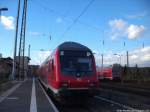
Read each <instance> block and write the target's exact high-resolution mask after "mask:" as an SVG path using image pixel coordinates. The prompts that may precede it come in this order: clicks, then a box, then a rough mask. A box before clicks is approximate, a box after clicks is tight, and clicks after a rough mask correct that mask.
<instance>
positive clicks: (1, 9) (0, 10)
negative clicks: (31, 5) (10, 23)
mask: <svg viewBox="0 0 150 112" xmlns="http://www.w3.org/2000/svg"><path fill="white" fill-rule="evenodd" d="M2 11H8V8H6V7H4V8H0V20H1V12H2Z"/></svg>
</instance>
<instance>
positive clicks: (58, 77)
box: [38, 42, 99, 98]
mask: <svg viewBox="0 0 150 112" xmlns="http://www.w3.org/2000/svg"><path fill="white" fill-rule="evenodd" d="M38 74H39V80H40V81H41V83H42V84H43V85H44V86H45V87H46V89H47V90H50V92H51V93H52V94H53V96H54V97H55V98H66V97H71V96H81V97H82V98H83V97H85V96H89V95H90V96H91V95H95V94H96V92H97V89H98V87H99V81H98V78H97V74H96V64H95V59H94V56H93V53H92V51H91V50H90V49H89V48H88V47H86V46H84V45H82V44H79V43H76V42H64V43H62V44H60V45H59V46H58V47H57V48H56V49H55V50H54V51H53V53H51V55H49V56H48V58H47V59H46V60H45V61H44V62H43V63H42V64H41V66H40V67H39V70H38Z"/></svg>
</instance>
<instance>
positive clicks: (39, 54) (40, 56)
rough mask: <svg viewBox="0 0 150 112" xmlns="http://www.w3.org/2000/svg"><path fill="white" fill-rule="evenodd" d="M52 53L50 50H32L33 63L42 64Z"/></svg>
mask: <svg viewBox="0 0 150 112" xmlns="http://www.w3.org/2000/svg"><path fill="white" fill-rule="evenodd" d="M50 54H51V51H49V50H43V49H41V50H40V51H32V57H31V58H32V59H31V62H30V63H31V64H33V65H40V64H41V63H42V62H44V60H45V59H46V58H47V57H48V56H49V55H50Z"/></svg>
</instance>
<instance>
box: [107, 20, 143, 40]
mask: <svg viewBox="0 0 150 112" xmlns="http://www.w3.org/2000/svg"><path fill="white" fill-rule="evenodd" d="M108 24H109V26H110V36H111V39H112V40H114V39H117V38H120V37H127V38H128V39H136V38H139V37H140V36H141V35H142V34H143V33H144V32H145V30H146V28H145V27H144V26H143V25H134V24H129V23H127V22H126V21H124V20H122V19H114V20H110V21H109V22H108Z"/></svg>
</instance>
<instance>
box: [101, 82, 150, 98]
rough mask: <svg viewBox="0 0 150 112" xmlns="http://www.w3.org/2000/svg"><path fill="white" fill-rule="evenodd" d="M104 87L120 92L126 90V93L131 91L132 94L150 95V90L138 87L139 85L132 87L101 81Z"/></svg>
mask: <svg viewBox="0 0 150 112" xmlns="http://www.w3.org/2000/svg"><path fill="white" fill-rule="evenodd" d="M100 88H102V89H110V90H114V91H120V92H125V93H131V94H136V95H140V96H145V97H150V90H148V89H144V88H138V87H132V86H129V87H127V86H124V85H121V84H120V85H119V84H112V83H110V84H109V83H101V87H100Z"/></svg>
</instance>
